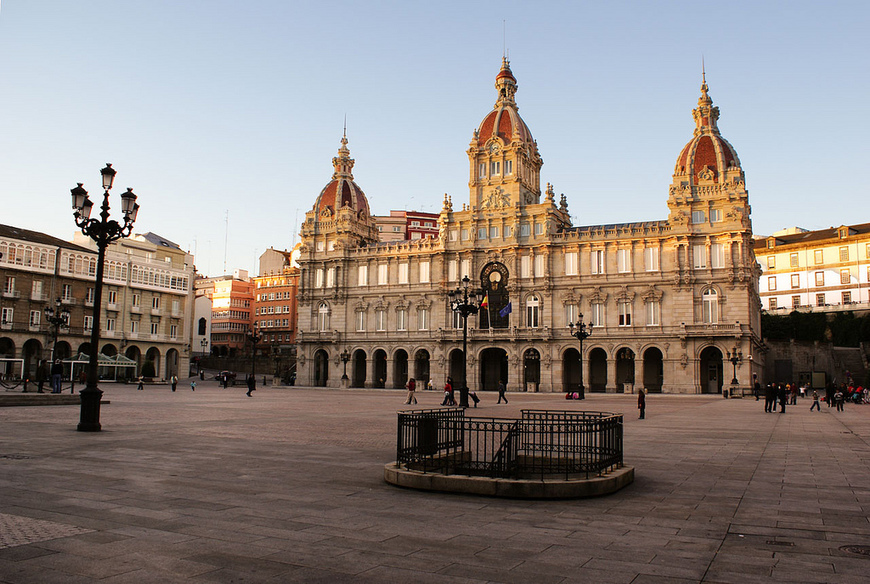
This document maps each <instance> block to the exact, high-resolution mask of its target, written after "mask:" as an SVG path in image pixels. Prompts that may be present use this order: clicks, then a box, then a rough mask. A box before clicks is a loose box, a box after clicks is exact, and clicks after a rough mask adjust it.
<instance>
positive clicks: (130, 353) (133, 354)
mask: <svg viewBox="0 0 870 584" xmlns="http://www.w3.org/2000/svg"><path fill="white" fill-rule="evenodd" d="M124 355H125V356H126V357H127V358H128V359H130V360H132V361H135V362H136V369H135V371H134V377H139V371H140V370H141V368H142V351H140V350H139V347H137V346H136V345H130V346H129V347H127V350H126V351H124Z"/></svg>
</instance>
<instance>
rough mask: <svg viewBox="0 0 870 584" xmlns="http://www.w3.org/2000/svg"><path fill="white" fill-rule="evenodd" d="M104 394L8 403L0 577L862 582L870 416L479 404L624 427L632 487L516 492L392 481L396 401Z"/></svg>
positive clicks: (1, 458) (862, 411)
mask: <svg viewBox="0 0 870 584" xmlns="http://www.w3.org/2000/svg"><path fill="white" fill-rule="evenodd" d="M103 389H104V390H105V391H106V396H105V397H106V398H108V399H110V400H111V404H108V405H104V406H103V408H102V416H101V422H102V424H103V432H100V433H95V434H88V433H81V432H76V431H75V427H76V424H77V422H78V416H79V410H78V408H77V407H70V406H56V407H18V408H0V582H3V583H15V584H23V583H31V582H33V583H40V584H44V583H51V582H63V583H77V582H106V583H113V584H120V583H127V582H129V583H136V584H143V583H146V584H147V583H150V582H161V583H164V582H245V583H250V582H330V583H332V582H339V583H342V582H355V583H356V582H359V583H382V582H424V583H425V582H451V583H453V582H455V583H472V582H474V583H477V582H505V583H520V582H535V583H542V584H550V583H554V584H555V583H564V584H569V583H579V582H625V583H629V582H631V583H636V584H639V583H659V582H676V583H681V582H686V583H688V582H734V583H741V584H743V583H752V582H761V581H764V582H768V581H775V582H801V583H807V582H843V583H859V582H860V583H862V584H863V583H866V582H868V580H870V556H868V555H866V554H864V553H861V552H866V551H868V550H870V519H868V516H870V406H852V407H849V406H847V409H846V411H845V412H843V413H836V412H834V411H832V410H829V409H828V408H823V409H822V411H821V412H812V413H811V412H810V411H809V406H810V402H809V401H808V400H802V401H800V402H799V404H798V405H797V406H794V407H789V408H788V409H787V412H786V413H785V414H779V413H777V414H765V413H764V411H763V403H762V402H756V401H755V400H753V399H743V400H724V399H721V398H718V397H712V396H660V395H651V396H649V397H648V399H647V419H646V420H637V419H636V417H637V415H636V412H637V410H636V407H635V403H636V402H635V397H634V396H630V395H627V396H623V395H599V394H593V395H591V396H590V397H589V399H587V400H586V401H583V402H571V401H565V400H564V399H562V396H561V395H557V394H547V395H544V394H519V393H508V399H510V404H509V405H507V406H505V405H500V406H499V405H495V401H496V396H495V395H491V394H482V398H483V403H482V404H481V407H479V408H477V410H473V409H472V410H470V411H469V414H477V415H481V416H495V415H498V416H516V415H517V414H518V413H519V410H520V409H522V408H539V409H540V408H549V409H575V410H581V409H586V410H596V411H612V412H625V414H626V429H625V436H626V463H627V464H631V465H633V466H634V467H635V468H636V473H637V475H636V480H635V482H634V483H633V484H632V485H630V486H629V487H627V488H626V489H623V490H622V491H620V492H618V493H616V494H615V495H611V496H607V497H601V498H595V499H584V500H569V501H520V500H503V499H488V498H481V497H474V496H465V495H451V494H433V493H425V492H417V491H411V490H403V489H398V488H396V487H393V486H390V485H387V484H386V483H384V481H383V465H384V464H385V463H387V462H390V461H392V460H393V459H394V458H395V440H396V415H395V413H396V411H397V410H398V409H402V408H404V407H406V406H404V405H403V402H404V398H405V392H404V391H398V390H396V391H385V390H349V391H335V390H312V389H302V388H260V389H259V390H258V391H257V392H256V393H255V394H254V397H252V398H248V397H246V396H245V394H244V391H245V390H244V389H243V388H241V387H235V388H228V389H221V388H219V387H217V384H216V383H214V382H199V383H198V385H197V389H196V391H195V392H192V391H190V389H189V386H186V385H185V384H184V383H181V384H179V389H178V391H177V392H176V393H171V392H170V391H169V388H168V386H164V385H152V386H148V387H147V388H146V390H145V391H136V390H135V386H114V385H107V386H105V387H104V388H103ZM417 396H418V399H419V400H420V406H419V407H437V404H438V403H439V402H440V400H441V397H442V396H441V394H440V392H426V391H418V392H417ZM862 546H863V547H862Z"/></svg>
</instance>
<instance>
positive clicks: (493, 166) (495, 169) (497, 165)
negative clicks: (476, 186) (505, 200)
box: [489, 160, 501, 175]
mask: <svg viewBox="0 0 870 584" xmlns="http://www.w3.org/2000/svg"><path fill="white" fill-rule="evenodd" d="M489 174H490V175H496V174H501V162H499V161H497V160H493V161H492V162H490V163H489Z"/></svg>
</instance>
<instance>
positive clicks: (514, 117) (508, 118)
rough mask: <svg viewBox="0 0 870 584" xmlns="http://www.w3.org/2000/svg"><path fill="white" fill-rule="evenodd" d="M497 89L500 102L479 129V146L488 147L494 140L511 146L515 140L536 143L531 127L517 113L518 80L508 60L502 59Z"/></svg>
mask: <svg viewBox="0 0 870 584" xmlns="http://www.w3.org/2000/svg"><path fill="white" fill-rule="evenodd" d="M495 88H496V89H497V90H498V100H497V101H496V103H495V107H494V109H493V110H492V111H491V112H489V113H488V114H487V115H486V117H485V118H483V121H482V122H480V126H478V128H477V145H478V146H479V147H483V146H486V144H487V143H488V142H489V141H490V140H492V139H493V138H498V139H499V140H501V143H502V144H503V145H507V144H510V143H511V142H513V140H514V139H515V138H516V139H518V140H520V141H521V142H534V138H532V133H531V132H530V131H529V127H528V126H527V125H526V123H525V122H524V121H523V119H522V118H521V117H520V114H519V113H518V112H517V110H518V109H519V108H518V107H517V104H516V102H515V101H514V95H515V94H516V92H517V80H516V78H515V77H514V74H513V73H512V72H511V68H510V63H509V62H508V60H507V59H502V64H501V70H500V71H499V72H498V75H496V76H495Z"/></svg>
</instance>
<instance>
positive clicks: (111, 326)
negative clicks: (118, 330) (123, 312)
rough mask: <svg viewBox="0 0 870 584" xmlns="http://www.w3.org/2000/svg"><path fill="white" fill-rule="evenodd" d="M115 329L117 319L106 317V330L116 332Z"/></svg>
mask: <svg viewBox="0 0 870 584" xmlns="http://www.w3.org/2000/svg"><path fill="white" fill-rule="evenodd" d="M114 331H115V319H114V318H107V319H106V332H110V333H111V332H114Z"/></svg>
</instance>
